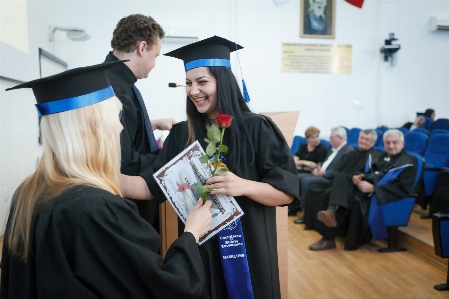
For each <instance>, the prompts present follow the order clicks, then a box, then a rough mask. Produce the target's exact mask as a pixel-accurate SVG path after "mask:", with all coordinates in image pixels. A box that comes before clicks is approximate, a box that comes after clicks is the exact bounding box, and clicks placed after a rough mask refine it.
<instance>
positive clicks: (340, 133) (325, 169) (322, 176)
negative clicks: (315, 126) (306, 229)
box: [294, 127, 354, 224]
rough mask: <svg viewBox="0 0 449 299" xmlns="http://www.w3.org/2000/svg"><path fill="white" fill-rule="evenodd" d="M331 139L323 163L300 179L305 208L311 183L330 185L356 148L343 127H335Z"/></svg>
mask: <svg viewBox="0 0 449 299" xmlns="http://www.w3.org/2000/svg"><path fill="white" fill-rule="evenodd" d="M329 139H330V140H329V141H330V143H331V146H332V150H331V151H329V153H328V154H327V157H326V159H325V160H324V162H323V165H321V166H320V165H318V166H317V167H316V168H315V169H314V170H313V171H312V176H306V177H303V178H302V179H301V181H300V188H301V189H300V196H301V199H300V202H299V207H300V208H302V209H304V208H305V206H306V201H307V198H306V196H305V195H306V193H307V190H308V189H309V186H310V185H313V184H320V185H325V186H330V185H331V182H332V179H333V177H334V171H335V170H336V169H337V168H338V167H339V165H340V163H341V162H342V161H343V160H344V158H345V157H346V155H347V154H348V153H349V152H351V151H353V150H354V148H353V147H352V146H350V145H349V144H348V143H347V142H346V130H345V129H344V128H342V127H337V128H333V129H332V130H331V136H330V137H329ZM294 222H295V223H296V224H302V223H304V218H299V219H296V220H295V221H294Z"/></svg>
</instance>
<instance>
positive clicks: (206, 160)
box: [198, 155, 209, 164]
mask: <svg viewBox="0 0 449 299" xmlns="http://www.w3.org/2000/svg"><path fill="white" fill-rule="evenodd" d="M198 160H200V162H201V163H203V164H206V163H207V162H208V161H209V156H208V155H203V156H201V157H200V158H199V159H198Z"/></svg>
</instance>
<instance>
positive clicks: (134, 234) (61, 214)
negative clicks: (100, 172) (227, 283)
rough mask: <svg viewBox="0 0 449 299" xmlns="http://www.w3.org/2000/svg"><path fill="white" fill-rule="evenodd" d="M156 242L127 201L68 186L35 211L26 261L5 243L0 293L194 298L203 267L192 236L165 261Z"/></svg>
mask: <svg viewBox="0 0 449 299" xmlns="http://www.w3.org/2000/svg"><path fill="white" fill-rule="evenodd" d="M8 229H9V221H8V225H7V228H6V231H8ZM160 243H161V238H160V236H159V234H158V233H157V232H156V231H155V230H154V229H153V228H152V227H151V225H149V224H148V223H147V222H146V221H144V220H143V219H142V218H141V217H138V214H137V209H136V206H135V205H134V203H132V202H131V201H129V200H126V199H123V198H121V197H119V196H115V195H112V194H111V193H109V192H107V191H104V190H101V189H98V188H94V187H90V186H75V187H72V188H70V189H68V190H66V191H64V192H63V193H62V194H61V195H59V196H57V197H55V198H54V199H53V200H52V201H51V202H50V203H48V204H47V205H46V206H44V207H43V208H42V209H41V210H39V211H36V212H35V215H34V216H33V219H32V226H31V242H30V244H31V248H30V252H29V254H28V262H27V263H26V264H24V263H23V262H22V260H19V259H17V257H15V256H11V254H10V251H9V250H8V248H7V246H6V245H4V246H3V259H2V275H1V298H3V299H6V298H45V299H51V298H58V299H60V298H74V299H75V298H76V299H79V298H83V299H85V298H120V299H122V298H198V297H199V294H200V293H201V291H202V287H203V284H204V272H203V267H202V263H201V257H200V254H199V251H198V246H197V244H196V242H195V238H194V237H193V235H192V234H191V233H184V234H183V235H182V236H181V237H180V238H179V239H178V240H176V241H175V242H174V243H173V245H172V246H171V247H170V249H169V250H168V252H167V255H166V257H165V259H164V260H162V257H161V256H160V255H159V254H158V250H159V245H160ZM4 244H7V239H6V240H5V243H4Z"/></svg>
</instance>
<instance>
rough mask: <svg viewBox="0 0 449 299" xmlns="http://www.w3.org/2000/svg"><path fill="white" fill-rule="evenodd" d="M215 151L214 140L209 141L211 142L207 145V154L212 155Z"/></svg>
mask: <svg viewBox="0 0 449 299" xmlns="http://www.w3.org/2000/svg"><path fill="white" fill-rule="evenodd" d="M215 151H216V147H215V144H214V143H212V142H211V143H209V144H208V145H207V147H206V154H207V155H208V156H211V155H213V154H215Z"/></svg>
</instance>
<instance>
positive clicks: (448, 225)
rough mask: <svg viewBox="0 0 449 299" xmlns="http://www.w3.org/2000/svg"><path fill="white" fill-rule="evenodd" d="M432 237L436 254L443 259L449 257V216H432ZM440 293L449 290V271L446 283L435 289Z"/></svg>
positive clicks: (436, 286) (438, 285)
mask: <svg viewBox="0 0 449 299" xmlns="http://www.w3.org/2000/svg"><path fill="white" fill-rule="evenodd" d="M432 235H433V244H434V248H435V254H436V255H437V256H439V257H442V258H448V257H449V214H433V215H432ZM433 288H434V289H435V290H438V291H448V290H449V269H448V272H447V278H446V283H442V284H437V285H435V286H434V287H433Z"/></svg>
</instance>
